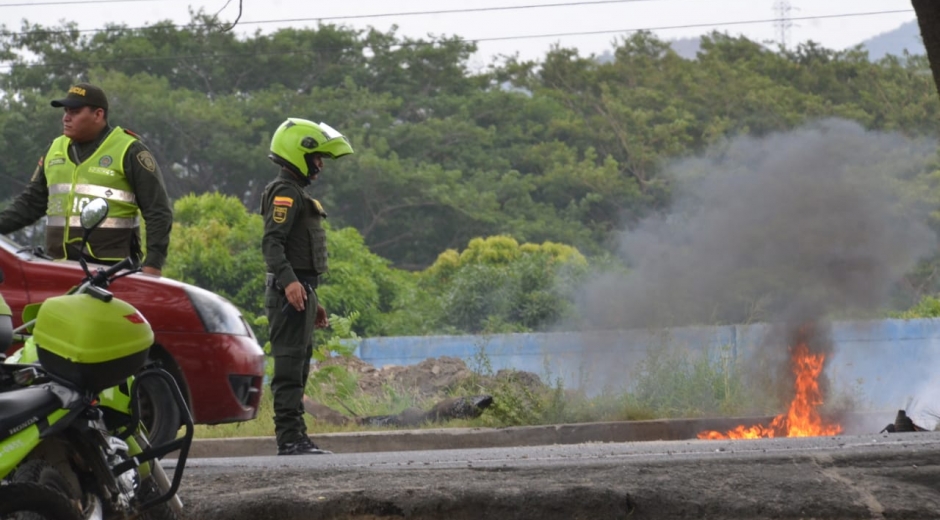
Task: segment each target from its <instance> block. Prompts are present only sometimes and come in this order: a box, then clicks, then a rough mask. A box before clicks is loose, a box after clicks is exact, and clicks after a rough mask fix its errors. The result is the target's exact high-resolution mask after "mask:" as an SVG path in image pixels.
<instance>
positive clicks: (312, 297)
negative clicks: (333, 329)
mask: <svg viewBox="0 0 940 520" xmlns="http://www.w3.org/2000/svg"><path fill="white" fill-rule="evenodd" d="M351 153H353V149H352V147H351V146H350V145H349V141H348V140H347V139H346V137H344V136H343V135H342V134H340V133H339V132H337V131H336V130H334V129H333V128H331V127H330V126H329V125H326V124H324V123H314V122H313V121H308V120H306V119H295V118H289V119H287V120H286V121H284V122H283V123H281V125H280V126H279V127H278V129H277V131H275V132H274V136H273V137H272V138H271V153H270V155H268V158H270V159H271V160H272V161H274V163H275V164H277V165H278V166H280V167H281V169H280V172H279V173H278V175H277V178H276V179H274V181H273V182H271V183H270V184H268V185H267V186H266V187H265V189H264V194H263V195H262V196H261V214H262V215H263V216H264V238H263V239H262V242H261V249H262V251H263V253H264V261H265V264H266V265H267V269H268V274H267V284H266V285H267V288H266V289H265V308H266V312H267V315H268V320H269V323H270V333H271V355H272V356H273V357H274V377H273V378H272V379H271V392H272V394H273V395H274V430H275V435H276V437H277V446H278V449H277V453H278V455H312V454H322V453H329V452H328V451H325V450H321V449H320V448H319V447H318V446H317V445H316V444H314V442H313V441H311V440H310V438H309V437H307V428H306V424H305V423H304V408H303V396H304V388H305V386H306V384H307V377H308V375H309V374H310V358H311V356H312V355H313V333H314V329H315V328H324V327H327V326H329V323H328V321H327V317H326V310H325V309H324V308H323V306H322V305H320V302H319V301H318V300H317V292H316V288H317V284H318V282H319V277H320V275H322V274H323V273H325V272H326V271H327V256H326V231H325V230H324V229H323V219H324V218H326V212H325V211H324V210H323V206H321V205H320V202H319V201H317V200H315V199H314V198H312V197H311V196H310V195H308V194H307V193H306V192H305V191H304V188H305V187H306V186H308V185H309V184H310V183H311V182H312V181H313V180H314V179H316V178H317V175H318V174H319V173H320V171H321V170H322V169H323V159H324V158H330V159H336V158H339V157H342V156H344V155H349V154H351Z"/></svg>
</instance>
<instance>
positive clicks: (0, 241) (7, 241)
mask: <svg viewBox="0 0 940 520" xmlns="http://www.w3.org/2000/svg"><path fill="white" fill-rule="evenodd" d="M36 247H38V246H24V245H22V244H20V243H18V242H14V241H13V239H11V238H10V237H8V236H6V235H0V248H3V249H4V250H6V251H8V252H10V253H12V254H16V255H18V256H19V257H21V258H24V259H30V258H34V257H35V255H34V254H33V251H35V248H36Z"/></svg>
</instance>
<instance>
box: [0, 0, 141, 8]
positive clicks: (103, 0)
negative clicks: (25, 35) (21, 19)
mask: <svg viewBox="0 0 940 520" xmlns="http://www.w3.org/2000/svg"><path fill="white" fill-rule="evenodd" d="M157 1H159V0H75V1H72V2H62V1H57V2H30V3H28V4H0V8H3V7H34V6H44V5H75V4H124V3H131V2H157Z"/></svg>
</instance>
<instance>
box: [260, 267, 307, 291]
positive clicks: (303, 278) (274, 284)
mask: <svg viewBox="0 0 940 520" xmlns="http://www.w3.org/2000/svg"><path fill="white" fill-rule="evenodd" d="M294 274H295V275H297V281H299V282H300V284H301V285H303V286H304V289H306V291H307V293H308V294H309V293H312V292H313V291H314V289H316V288H317V286H318V285H319V279H320V277H319V276H316V275H312V274H310V275H308V274H301V273H298V272H296V271H295V272H294ZM264 286H265V287H271V288H273V289H275V290H277V291H280V292H284V288H283V287H281V283H280V282H278V281H277V277H276V276H274V273H267V275H266V276H265V280H264Z"/></svg>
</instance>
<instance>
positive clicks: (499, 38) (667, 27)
mask: <svg viewBox="0 0 940 520" xmlns="http://www.w3.org/2000/svg"><path fill="white" fill-rule="evenodd" d="M911 12H913V9H895V10H890V11H870V12H860V13H841V14H831V15H816V16H801V17H794V18H792V20H822V19H835V18H852V17H861V16H877V15H885V14H899V13H911ZM777 21H778V19H777V18H766V19H756V20H738V21H728V22H713V23H697V24H684V25H664V26H659V27H641V28H632V29H612V30H600V31H580V32H568V33H551V34H527V35H514V36H494V37H490V38H475V39H471V38H459V39H455V40H454V41H456V42H464V43H478V42H488V41H506V40H523V39H537V38H560V37H566V36H591V35H600V34H623V33H634V32H639V31H650V32H652V31H666V30H675V29H695V28H705V27H725V26H734V25H753V24H759V23H775V22H777ZM400 45H401V46H407V45H408V44H400ZM412 45H419V43H418V42H415V43H413V44H412ZM346 49H347V47H319V48H315V49H307V50H303V51H293V52H264V53H245V54H191V55H185V56H148V57H142V58H123V59H106V60H89V61H86V62H85V64H86V65H99V64H107V63H134V62H147V61H167V60H183V59H197V58H212V59H232V58H250V57H268V56H286V55H291V56H296V55H307V54H315V53H317V52H329V51H343V50H346ZM31 66H32V67H60V66H62V64H61V63H50V64H46V63H43V64H36V65H31ZM0 68H4V69H7V70H10V69H12V65H3V66H0Z"/></svg>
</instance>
